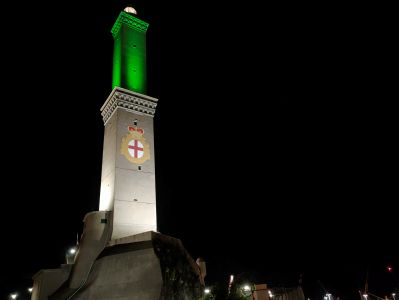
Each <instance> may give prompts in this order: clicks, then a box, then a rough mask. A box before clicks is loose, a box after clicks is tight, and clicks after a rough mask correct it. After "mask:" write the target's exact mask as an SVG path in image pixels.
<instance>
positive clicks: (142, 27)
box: [111, 11, 148, 94]
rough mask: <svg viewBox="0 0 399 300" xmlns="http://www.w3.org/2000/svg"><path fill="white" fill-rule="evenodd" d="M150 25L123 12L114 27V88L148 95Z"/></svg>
mask: <svg viewBox="0 0 399 300" xmlns="http://www.w3.org/2000/svg"><path fill="white" fill-rule="evenodd" d="M147 28H148V23H146V22H144V21H142V20H140V19H138V18H136V17H135V16H133V15H131V14H129V13H127V12H124V11H122V12H121V13H120V15H119V17H118V19H117V20H116V22H115V24H114V26H113V27H112V30H111V32H112V35H113V37H114V66H113V74H112V75H113V76H112V88H115V87H121V88H125V89H128V90H131V91H134V92H138V93H141V94H146V89H147V88H146V85H147V82H146V79H147V78H146V77H147V74H146V70H147V66H146V32H147Z"/></svg>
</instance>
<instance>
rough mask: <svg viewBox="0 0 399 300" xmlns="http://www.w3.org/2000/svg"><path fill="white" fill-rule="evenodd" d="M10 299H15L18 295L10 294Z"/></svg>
mask: <svg viewBox="0 0 399 300" xmlns="http://www.w3.org/2000/svg"><path fill="white" fill-rule="evenodd" d="M10 297H11V299H17V297H18V294H17V293H14V294H11V295H10Z"/></svg>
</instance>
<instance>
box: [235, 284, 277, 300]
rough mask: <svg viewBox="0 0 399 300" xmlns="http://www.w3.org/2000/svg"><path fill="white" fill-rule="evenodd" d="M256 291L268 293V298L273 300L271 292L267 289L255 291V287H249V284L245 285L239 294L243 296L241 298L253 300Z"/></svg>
mask: <svg viewBox="0 0 399 300" xmlns="http://www.w3.org/2000/svg"><path fill="white" fill-rule="evenodd" d="M265 286H266V285H265ZM258 291H268V293H269V298H273V297H274V295H273V293H272V291H271V290H269V289H268V288H265V289H257V288H256V286H255V285H249V284H245V285H244V286H243V287H242V288H241V293H242V294H243V296H245V297H249V296H251V298H252V300H255V292H258Z"/></svg>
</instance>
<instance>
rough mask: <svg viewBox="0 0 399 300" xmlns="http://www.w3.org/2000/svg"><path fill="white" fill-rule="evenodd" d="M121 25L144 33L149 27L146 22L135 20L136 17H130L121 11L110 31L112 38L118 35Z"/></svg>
mask: <svg viewBox="0 0 399 300" xmlns="http://www.w3.org/2000/svg"><path fill="white" fill-rule="evenodd" d="M122 24H125V25H127V26H128V27H130V28H133V29H135V30H138V31H141V32H146V31H147V28H148V25H149V24H148V23H147V22H144V21H142V20H140V19H137V18H136V17H133V16H132V15H130V14H128V13H126V12H124V11H122V12H121V13H120V14H119V17H118V19H117V20H116V22H115V24H114V26H113V27H112V29H111V33H112V36H113V37H114V38H115V37H116V36H117V35H118V32H119V30H120V29H121V27H122Z"/></svg>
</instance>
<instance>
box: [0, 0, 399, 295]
mask: <svg viewBox="0 0 399 300" xmlns="http://www.w3.org/2000/svg"><path fill="white" fill-rule="evenodd" d="M81 2H83V1H79V2H78V1H68V2H65V3H63V4H62V5H61V4H52V6H51V7H48V6H47V5H45V4H41V3H37V2H35V3H32V2H27V3H21V2H19V3H18V4H17V3H16V4H14V5H7V6H6V5H5V4H1V5H2V8H1V10H0V12H1V17H2V18H1V21H0V22H1V25H2V28H3V33H2V41H3V42H2V72H3V79H2V81H1V87H2V111H3V120H4V121H3V124H4V125H7V126H5V127H4V128H3V143H2V150H3V151H2V153H3V156H2V157H3V163H2V170H3V176H4V179H3V180H2V182H3V188H4V190H3V198H2V203H3V210H2V217H1V218H0V220H1V221H0V222H1V223H0V224H1V226H2V233H3V237H2V238H3V242H2V250H1V253H2V257H3V262H2V272H1V275H0V279H1V283H0V288H1V293H2V294H1V296H2V297H6V296H5V295H7V294H8V293H9V292H12V291H14V290H21V289H22V288H25V287H27V286H29V285H31V279H30V278H31V276H32V275H33V274H34V273H35V272H36V271H38V270H39V269H41V268H55V267H57V266H58V265H59V264H60V263H63V261H64V253H65V251H66V249H67V248H68V247H69V246H72V245H73V244H74V243H75V240H76V233H77V232H79V233H81V230H82V219H83V217H84V215H85V213H87V212H89V211H92V210H97V209H98V197H99V187H100V175H101V174H100V173H101V160H102V139H103V124H102V120H101V116H100V112H99V109H100V107H101V105H102V104H103V102H104V101H105V100H106V98H107V96H108V95H109V93H110V92H111V68H112V47H113V40H112V36H111V34H110V29H111V27H112V25H113V23H114V21H115V20H116V18H117V16H118V13H119V11H120V10H122V9H123V8H124V7H125V4H126V2H122V1H113V3H112V4H106V3H94V1H85V3H84V4H82V3H81ZM254 2H255V3H256V2H258V1H254ZM255 3H251V2H242V3H241V5H240V6H236V5H233V4H226V5H224V6H216V5H215V4H214V3H213V1H195V2H194V1H188V2H187V3H183V4H180V3H179V4H178V3H176V2H168V1H159V2H156V1H154V0H150V1H143V0H142V1H135V2H134V3H133V6H134V7H135V8H136V9H137V10H138V12H139V17H140V18H142V19H143V20H146V21H148V22H149V23H150V27H149V30H148V34H147V36H148V45H147V48H148V56H147V58H148V82H149V86H148V89H149V91H148V94H149V95H150V96H154V97H157V98H159V99H160V100H159V105H158V108H157V113H156V116H155V120H154V121H155V130H156V132H155V134H156V139H155V143H156V171H157V178H156V179H157V208H158V216H159V218H158V226H159V231H160V232H162V233H164V234H168V235H171V236H174V237H177V238H180V239H181V240H182V241H183V243H184V245H185V246H186V248H187V249H188V250H189V252H190V253H191V254H192V256H193V257H194V258H196V257H198V256H202V257H204V258H205V260H206V261H207V263H208V273H209V276H208V281H209V282H212V281H215V280H227V277H228V275H229V274H231V273H234V274H239V273H246V272H248V273H251V274H252V275H253V276H254V277H255V278H256V280H257V281H258V282H267V283H270V284H271V285H275V286H276V285H284V284H286V285H289V284H292V283H295V282H296V281H297V278H298V277H299V274H303V281H304V284H305V292H306V293H307V295H308V296H310V297H311V298H312V299H321V295H322V293H323V291H322V289H321V288H320V286H319V285H318V284H317V280H320V281H321V282H322V283H323V284H324V285H325V286H326V288H327V289H328V290H330V291H331V292H332V293H333V294H338V295H345V296H348V297H346V298H345V297H344V299H354V298H355V297H356V295H357V294H356V293H357V290H358V289H359V288H361V287H362V286H363V285H364V277H365V273H366V269H367V267H369V270H370V283H369V286H370V289H371V290H372V291H375V293H379V294H381V295H383V293H385V292H390V290H389V289H390V288H391V287H392V286H393V285H394V284H395V281H396V286H398V285H399V284H398V273H397V269H399V259H398V253H399V251H398V250H399V249H398V245H397V241H398V234H397V232H398V225H397V224H398V222H397V219H398V210H397V209H396V208H394V207H395V202H397V199H398V193H397V169H398V159H397V153H398V149H397V130H395V127H397V113H396V112H397V110H396V109H394V104H395V102H397V99H398V92H397V89H396V86H397V81H395V76H394V74H396V73H397V72H396V70H397V68H395V67H393V66H392V60H393V44H394V41H395V39H396V38H395V37H396V36H397V34H396V33H395V34H394V33H393V32H392V31H393V30H392V29H391V28H393V20H394V19H393V18H391V16H390V15H389V11H390V10H391V9H390V8H389V7H384V8H383V7H368V6H367V5H363V6H357V7H349V6H345V7H344V6H338V5H337V6H333V5H331V6H329V5H324V6H321V5H308V6H291V5H288V4H287V3H286V4H281V5H275V4H274V5H270V4H269V5H268V4H266V5H265V8H261V7H260V4H255ZM259 3H260V2H259ZM6 17H10V18H11V21H5V18H6ZM7 115H8V116H10V117H11V118H10V119H9V121H6V119H5V118H6V117H8V116H7ZM388 264H391V265H393V266H394V267H395V268H396V271H395V273H394V274H387V272H385V270H384V268H385V267H386V266H387V265H388Z"/></svg>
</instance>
